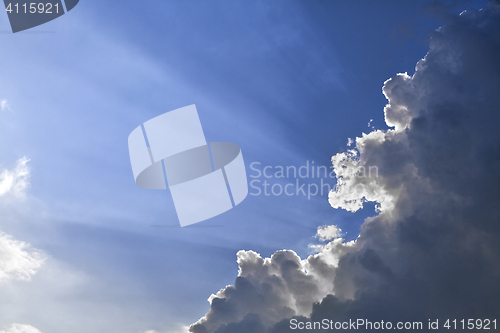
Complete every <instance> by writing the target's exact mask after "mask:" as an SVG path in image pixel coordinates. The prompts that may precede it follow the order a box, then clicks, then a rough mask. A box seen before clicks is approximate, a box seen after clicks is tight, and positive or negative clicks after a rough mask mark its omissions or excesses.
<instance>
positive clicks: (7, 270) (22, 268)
mask: <svg viewBox="0 0 500 333" xmlns="http://www.w3.org/2000/svg"><path fill="white" fill-rule="evenodd" d="M44 260H45V257H44V255H43V254H42V253H41V252H40V251H38V250H36V249H33V248H31V246H30V245H29V244H27V243H25V242H22V241H19V240H16V239H14V238H13V237H12V236H10V235H7V234H5V233H2V232H0V283H2V282H5V281H8V280H30V279H31V277H32V276H33V275H34V274H36V272H37V271H38V269H39V268H40V267H41V266H42V264H43V262H44Z"/></svg>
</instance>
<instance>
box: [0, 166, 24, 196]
mask: <svg viewBox="0 0 500 333" xmlns="http://www.w3.org/2000/svg"><path fill="white" fill-rule="evenodd" d="M29 161H30V160H29V159H28V158H26V157H22V158H20V159H19V160H17V163H16V167H15V168H14V169H11V170H9V169H4V170H3V171H2V172H1V173H0V197H2V196H5V195H7V194H13V195H14V196H17V197H22V196H24V194H25V190H26V188H27V187H28V186H29V185H30V170H29V168H28V165H27V164H28V162H29Z"/></svg>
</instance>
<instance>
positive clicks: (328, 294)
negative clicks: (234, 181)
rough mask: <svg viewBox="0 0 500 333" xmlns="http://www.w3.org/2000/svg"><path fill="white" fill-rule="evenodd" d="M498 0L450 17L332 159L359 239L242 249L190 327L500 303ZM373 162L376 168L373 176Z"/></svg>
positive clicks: (424, 312) (374, 316) (492, 314)
mask: <svg viewBox="0 0 500 333" xmlns="http://www.w3.org/2000/svg"><path fill="white" fill-rule="evenodd" d="M499 59H500V2H498V1H496V2H492V3H490V4H489V5H488V6H487V7H485V8H484V9H482V10H481V11H476V10H469V11H465V12H462V13H461V14H460V15H459V16H455V17H453V18H450V19H449V20H448V23H447V25H446V26H444V27H442V28H440V29H438V30H437V31H435V32H434V33H433V34H432V37H431V39H430V49H429V52H428V53H427V55H426V56H425V57H424V59H422V60H420V61H419V62H418V63H417V65H416V69H415V73H414V74H413V75H412V76H410V75H408V74H406V73H404V74H398V75H396V76H395V77H393V78H391V79H389V80H387V81H386V82H385V83H384V86H383V93H384V95H385V96H386V97H387V99H388V104H387V106H386V107H385V109H384V113H385V121H386V123H387V124H388V125H389V126H391V127H392V129H390V130H387V131H381V130H374V131H372V132H370V133H368V134H363V135H362V136H361V137H359V138H356V141H355V142H356V146H355V149H351V150H349V151H347V152H344V153H340V154H337V155H336V156H334V157H333V158H332V162H333V166H334V170H335V172H336V173H337V178H338V180H337V186H336V188H335V189H333V190H332V192H331V193H330V195H329V201H330V204H331V205H332V206H333V207H334V208H340V209H345V210H348V211H357V210H359V209H361V208H362V207H363V203H364V202H366V201H372V202H375V203H376V204H377V209H378V214H377V215H376V216H374V217H370V218H367V219H366V220H365V221H364V223H363V225H362V228H361V233H360V235H359V237H358V238H357V240H356V241H355V242H349V243H346V242H344V241H343V240H342V238H338V236H339V234H340V231H339V230H337V228H336V227H326V228H324V227H322V228H320V229H319V230H318V238H320V240H331V239H333V240H331V241H330V242H329V243H327V244H324V245H317V246H315V248H316V249H317V250H318V251H319V253H317V254H316V255H314V256H310V257H309V258H307V259H305V260H301V259H300V258H299V257H298V256H297V255H296V254H295V253H294V252H293V251H286V250H282V251H278V252H276V253H275V254H274V255H273V256H272V257H271V258H262V257H261V256H260V255H259V254H258V253H255V252H253V251H240V252H238V264H239V266H240V271H239V275H238V278H237V280H236V283H235V285H234V286H227V287H226V288H224V289H222V290H221V291H219V292H218V293H217V294H216V295H213V296H212V297H211V298H210V299H209V300H210V303H211V307H210V310H209V312H208V313H207V315H206V316H204V317H203V318H202V319H200V320H199V321H198V322H197V323H196V324H194V325H192V326H191V328H190V330H191V332H194V333H200V332H203V333H225V332H248V333H250V332H251V333H257V332H259V333H262V332H269V333H280V332H293V330H291V329H290V326H289V324H288V323H289V319H290V318H296V319H300V320H313V321H321V320H322V319H325V318H328V319H332V320H335V321H343V320H349V319H356V318H366V319H370V320H373V321H380V320H384V321H394V322H397V321H405V320H410V321H415V320H417V321H423V322H424V331H425V328H426V326H425V324H426V323H427V319H437V318H439V319H441V320H443V319H446V318H451V319H454V318H483V319H484V318H492V319H493V318H496V316H497V315H498V314H499V313H500V303H499V302H498V300H499V299H500V284H499V283H498V281H500V209H499V208H498V202H499V201H500V176H499V175H498V170H500V131H498V129H497V126H498V124H499V123H500V122H499V120H500V112H499V111H500V94H499V92H500V61H499ZM370 166H372V167H373V166H375V167H377V174H376V176H373V175H372V176H369V175H367V170H369V167H370Z"/></svg>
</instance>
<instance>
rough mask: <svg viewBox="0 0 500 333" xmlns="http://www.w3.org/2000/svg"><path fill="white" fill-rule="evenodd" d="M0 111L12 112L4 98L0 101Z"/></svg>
mask: <svg viewBox="0 0 500 333" xmlns="http://www.w3.org/2000/svg"><path fill="white" fill-rule="evenodd" d="M0 110H1V111H4V110H9V111H12V109H11V108H10V105H9V102H8V101H7V100H6V99H5V98H3V99H2V100H1V101H0Z"/></svg>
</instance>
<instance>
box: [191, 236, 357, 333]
mask: <svg viewBox="0 0 500 333" xmlns="http://www.w3.org/2000/svg"><path fill="white" fill-rule="evenodd" d="M340 232H341V230H340V229H339V228H337V227H336V226H324V227H319V228H318V234H317V237H318V238H320V239H321V240H331V239H333V241H331V242H329V243H327V244H325V245H318V246H317V247H315V248H316V249H317V250H318V252H319V253H317V254H315V255H311V256H309V257H308V258H307V259H305V260H302V259H301V258H300V257H299V256H298V255H297V254H296V253H295V252H294V251H291V250H282V251H277V252H276V253H274V254H273V255H272V256H271V258H262V257H261V256H260V254H258V253H256V252H254V251H239V252H238V253H237V262H238V265H239V272H238V278H237V279H236V283H235V284H234V285H230V286H227V287H226V288H223V289H221V290H220V291H219V292H218V293H217V294H215V295H212V296H210V298H209V302H210V304H211V308H210V311H209V312H208V313H207V315H206V316H204V317H203V318H201V319H200V320H199V321H198V322H197V323H195V324H193V325H192V326H191V328H190V330H191V332H195V333H201V332H215V331H217V332H221V333H222V332H247V331H248V329H249V327H253V328H251V329H252V332H254V331H255V332H257V331H258V332H263V331H265V329H266V328H267V327H270V326H272V325H273V324H274V323H276V322H277V321H279V320H282V319H285V318H289V317H291V316H297V315H298V316H306V315H309V314H310V313H311V311H312V306H313V303H314V302H318V301H320V300H321V299H322V298H323V297H324V296H325V295H327V294H329V293H333V279H332V277H334V276H335V270H336V267H337V266H338V262H339V259H340V257H342V255H344V254H345V253H347V252H348V251H350V250H351V249H352V248H353V246H354V244H355V242H354V241H351V242H344V240H343V239H342V238H340V237H339V236H340ZM235 322H239V323H235ZM248 332H250V331H248Z"/></svg>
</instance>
